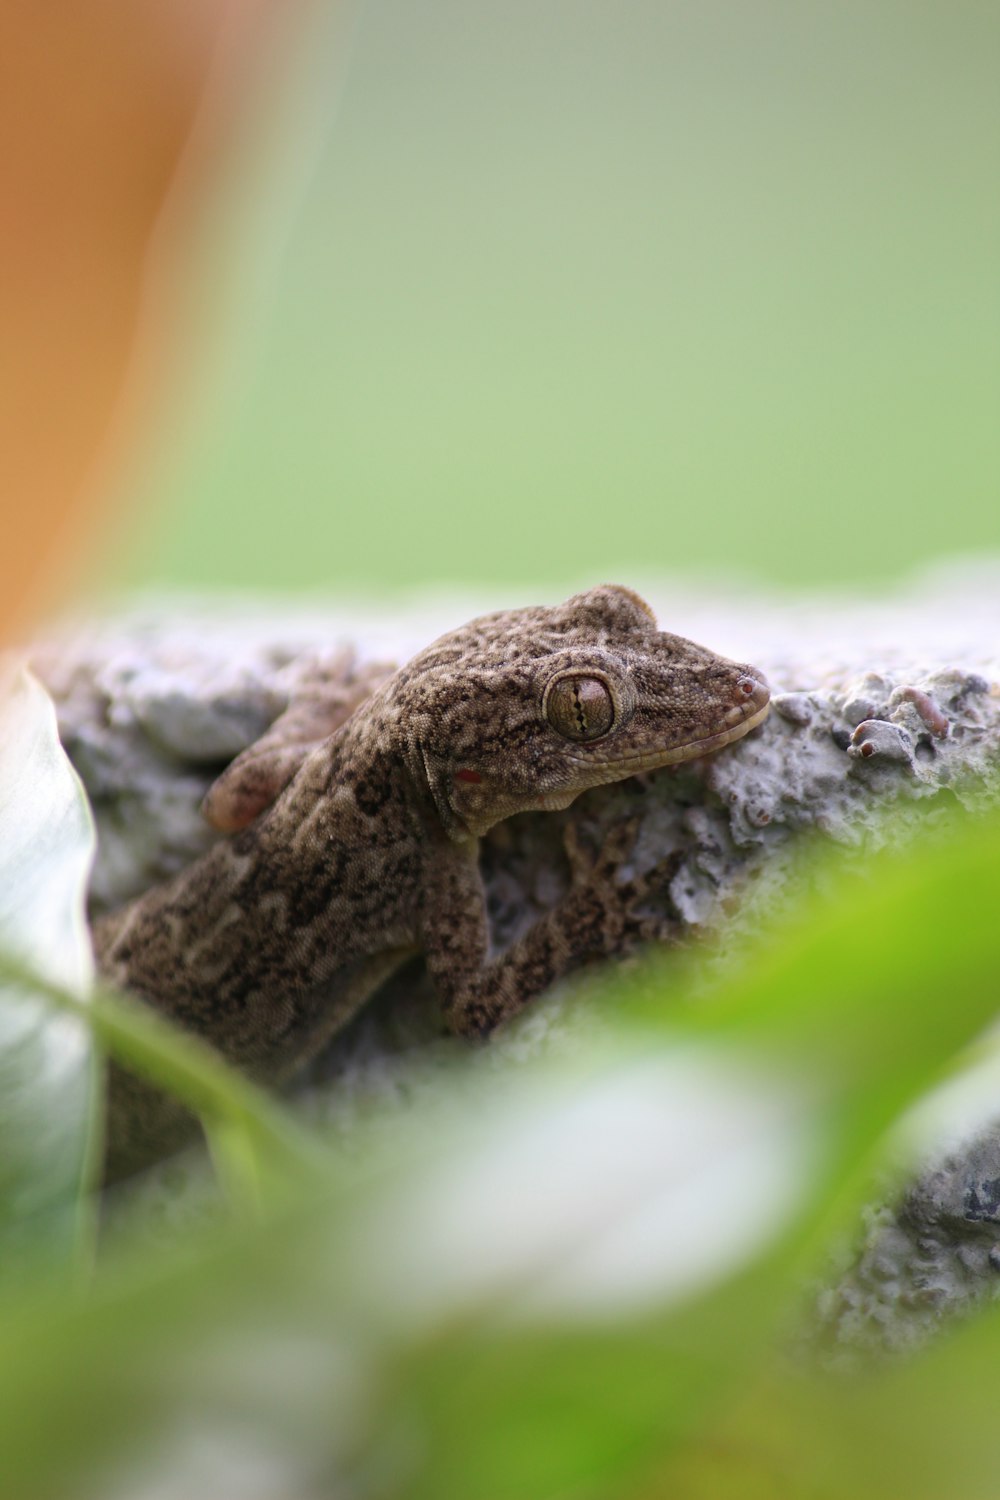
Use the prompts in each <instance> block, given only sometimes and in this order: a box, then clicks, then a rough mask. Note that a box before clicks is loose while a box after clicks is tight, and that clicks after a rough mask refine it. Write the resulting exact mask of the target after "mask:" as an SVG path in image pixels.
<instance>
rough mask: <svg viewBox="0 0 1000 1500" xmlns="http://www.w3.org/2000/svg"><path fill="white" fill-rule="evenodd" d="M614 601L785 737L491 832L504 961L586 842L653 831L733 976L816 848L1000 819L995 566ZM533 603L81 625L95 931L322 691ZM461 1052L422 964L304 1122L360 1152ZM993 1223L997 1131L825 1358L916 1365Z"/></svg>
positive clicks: (864, 1272)
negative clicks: (300, 707)
mask: <svg viewBox="0 0 1000 1500" xmlns="http://www.w3.org/2000/svg"><path fill="white" fill-rule="evenodd" d="M593 581H594V580H586V581H584V584H581V586H585V583H586V582H593ZM615 581H618V582H625V583H628V584H629V585H630V586H632V587H636V588H638V590H639V591H640V592H641V593H643V594H644V595H645V597H646V598H648V599H649V601H650V602H651V603H652V604H653V606H654V608H655V609H656V612H657V615H658V618H659V620H660V623H661V625H662V627H663V628H664V629H668V630H671V631H674V632H676V633H678V634H682V635H686V636H689V637H691V638H693V639H694V640H697V641H700V642H701V643H703V644H704V645H707V646H710V647H712V648H713V649H715V650H718V651H721V652H723V653H724V654H726V655H730V656H733V657H735V658H737V659H740V660H745V661H751V662H753V663H755V664H756V665H757V666H758V667H760V668H762V669H763V670H764V672H765V673H766V675H767V677H768V679H769V681H770V683H771V686H772V691H773V712H772V713H771V715H770V717H769V718H768V720H767V722H766V723H765V724H764V725H762V726H761V727H760V728H759V729H757V730H755V731H754V732H752V733H751V734H750V735H749V736H748V737H747V738H746V739H744V740H742V741H741V742H740V743H739V744H737V745H735V746H733V747H731V748H729V749H727V750H726V751H724V752H723V753H722V754H720V755H719V756H717V757H716V758H714V759H709V760H706V761H704V762H701V763H696V764H693V765H691V766H686V767H681V768H678V769H676V770H673V771H670V770H667V771H661V772H658V773H656V774H654V775H650V776H646V777H641V778H633V779H632V780H630V781H627V782H622V783H619V784H618V785H615V786H609V787H602V788H598V789H596V790H594V791H592V792H589V793H587V794H586V795H585V796H583V797H581V798H580V799H579V800H578V801H577V802H576V803H575V804H574V806H573V807H572V808H571V809H569V810H568V811H567V812H566V813H563V814H537V815H536V814H532V815H525V816H522V817H518V818H513V819H510V820H509V821H508V822H506V823H504V824H501V825H500V826H499V827H497V828H496V829H495V830H493V832H492V833H491V834H490V835H489V836H488V837H487V838H486V839H485V840H484V845H483V852H482V864H483V869H484V873H485V877H486V882H487V890H488V896H489V903H490V910H491V917H492V922H493V927H494V932H495V933H496V935H497V938H498V940H499V942H500V944H501V945H504V944H506V943H507V942H509V941H510V940H511V939H512V938H513V937H515V936H516V935H517V934H518V933H519V932H520V931H521V930H523V929H524V928H525V927H526V926H528V925H530V923H531V922H532V921H533V920H534V919H535V917H536V916H537V915H538V914H539V912H541V911H542V910H544V909H545V908H546V907H548V906H550V905H551V904H552V903H553V902H554V901H556V900H558V899H559V897H560V895H561V894H562V893H563V891H564V890H565V889H566V885H567V881H568V867H567V862H566V858H565V852H564V847H563V840H564V837H565V832H566V825H567V823H569V822H573V823H574V824H575V825H576V828H577V831H578V834H579V836H580V837H581V838H582V840H583V841H584V842H585V843H589V844H590V845H591V846H592V847H595V848H596V847H597V846H598V845H599V843H600V841H601V839H602V836H603V834H604V832H605V831H606V830H607V829H608V828H610V827H611V826H612V825H613V824H615V823H616V822H618V821H619V820H620V819H621V818H622V817H623V816H629V817H634V818H637V819H638V835H637V839H636V843H635V847H634V854H633V859H634V862H635V864H636V866H638V867H639V868H641V869H648V868H651V867H652V866H653V865H654V864H656V863H657V862H659V861H660V860H662V858H663V856H664V854H665V853H667V852H668V851H670V850H676V851H678V852H679V858H678V862H677V864H676V868H675V872H674V874H673V876H672V878H671V880H670V882H669V886H668V887H667V888H665V889H664V890H663V891H662V893H661V894H660V896H659V898H658V902H657V905H658V909H659V912H660V913H662V914H663V915H671V916H674V917H678V918H680V920H681V922H682V923H683V924H684V925H685V927H686V928H687V930H688V931H690V933H691V934H692V935H693V936H697V935H698V934H701V933H703V932H706V931H712V932H714V934H715V937H716V948H715V951H716V952H719V953H721V954H722V955H723V956H724V954H725V950H726V947H727V946H728V945H731V944H732V943H733V942H735V941H736V940H737V939H738V938H739V936H740V935H741V934H742V933H743V932H744V931H746V930H748V929H749V928H751V927H752V926H753V925H754V924H755V923H756V922H757V921H758V920H759V919H760V917H761V915H762V914H763V913H766V912H767V911H768V910H770V909H772V908H773V907H774V905H775V904H776V902H777V901H778V899H779V898H780V894H781V892H782V890H783V889H784V888H786V886H787V882H788V880H789V878H790V877H791V875H792V873H793V865H794V866H795V873H796V878H800V877H801V862H800V860H799V850H800V848H801V844H802V840H803V835H809V836H811V837H813V838H819V839H824V840H832V841H834V842H835V843H837V844H838V845H841V846H843V847H844V849H845V850H846V851H848V857H852V853H853V857H856V858H857V859H858V860H859V861H860V860H863V858H864V855H865V854H866V853H867V851H869V850H871V849H872V848H876V847H882V846H885V845H892V844H897V843H899V842H901V841H903V840H905V839H907V838H910V837H912V836H913V833H914V830H915V828H916V827H917V826H918V825H919V827H920V828H921V830H922V831H925V830H926V829H927V826H928V824H930V825H933V824H934V822H935V821H937V820H938V819H943V817H944V815H945V813H946V811H950V809H951V808H952V807H953V806H954V804H955V803H956V802H957V803H959V804H961V805H962V806H964V807H967V808H970V809H973V810H975V809H976V808H978V807H981V806H984V805H985V804H987V803H988V802H991V801H995V800H996V799H997V798H998V797H1000V563H998V564H995V565H983V566H979V567H978V568H977V569H959V570H956V571H953V572H947V571H944V572H941V573H939V574H937V575H935V576H928V577H925V578H923V579H922V580H919V581H917V582H915V583H914V584H913V585H912V587H911V588H910V589H909V590H907V591H905V592H899V593H897V594H895V595H893V596H891V597H890V596H882V597H874V596H873V597H871V598H868V599H858V598H852V599H847V598H826V599H818V598H816V597H815V596H810V597H809V598H786V599H776V598H774V597H766V596H763V595H761V594H755V593H753V592H752V591H749V590H747V589H746V588H740V587H737V586H736V585H734V584H733V583H732V582H731V581H727V582H720V583H718V584H717V585H715V586H714V587H712V588H707V587H706V588H704V589H700V590H693V589H692V588H691V586H690V585H684V586H682V585H678V584H671V583H669V582H667V581H664V580H662V579H661V580H655V579H654V580H652V581H647V582H646V583H645V584H644V583H643V581H642V580H641V579H636V578H634V577H633V578H627V579H626V578H620V579H616V580H615ZM565 592H566V593H569V592H571V590H569V589H567V590H566V591H565ZM549 597H550V598H551V599H555V598H557V597H558V594H557V593H555V592H552V593H551V594H550V595H549ZM537 602H539V599H538V598H535V597H532V595H530V594H527V595H526V594H524V592H523V590H522V591H521V597H520V598H519V597H517V595H516V593H514V592H508V593H507V594H506V595H504V596H503V597H499V596H493V597H480V598H476V599H472V598H469V597H465V596H463V597H459V596H454V595H453V596H450V597H442V596H438V597H435V598H434V599H433V600H430V601H428V600H426V599H425V600H417V601H414V602H413V603H412V604H411V605H410V606H408V607H405V608H404V607H401V606H398V605H397V606H395V607H394V608H392V609H387V608H386V607H384V606H374V605H371V604H367V605H365V604H355V605H352V606H342V607H340V608H338V609H334V608H324V609H319V608H316V609H309V610H304V609H303V608H302V607H301V606H296V607H294V608H293V607H292V606H287V607H284V606H282V605H281V604H280V603H277V602H270V603H266V604H265V603H262V602H260V601H255V602H252V603H248V604H242V605H241V604H228V605H226V606H225V607H222V606H220V605H218V604H215V605H209V604H206V603H205V602H204V601H202V602H198V601H192V600H173V601H161V602H159V603H157V604H148V605H145V606H142V607H139V608H135V609H133V610H131V611H129V612H127V613H122V614H120V615H117V616H115V617H112V618H109V619H106V620H103V621H90V622H85V623H82V624H81V623H79V622H78V623H76V624H74V625H73V626H71V627H66V628H65V629H63V630H62V631H61V632H59V633H58V634H54V635H53V636H52V638H50V639H49V640H48V641H46V642H43V643H41V644H40V645H38V646H37V647H36V648H35V649H34V650H33V652H32V653H31V654H32V660H33V663H34V666H35V669H36V671H37V672H38V674H39V675H40V676H41V677H42V678H43V680H44V681H45V682H46V683H47V685H48V686H49V688H50V690H51V691H52V693H53V695H54V697H55V699H56V704H57V710H58V714H59V722H60V729H61V732H62V736H63V740H64V743H65V745H66V748H67V750H68V752H69V754H70V756H71V757H72V759H73V761H74V763H75V765H76V767H77V769H78V771H79V772H80V775H81V777H82V779H83V781H84V784H85V786H86V788H87V790H88V793H89V795H90V798H91V801H92V804H93V807H94V812H95V817H96V820H97V826H98V834H99V842H100V851H99V857H98V862H97V868H96V870H95V873H94V879H93V885H92V893H91V894H92V905H93V909H94V910H95V912H96V911H100V910H105V909H107V908H109V907H113V906H115V905H118V904H120V903H121V902H122V901H124V900H126V899H127V898H128V897H130V896H132V895H134V894H136V893H138V892H139V891H141V890H144V889H146V888H147V887H148V886H150V885H151V884H154V883H156V882H157V881H159V880H161V879H163V878H164V877H165V876H167V875H169V874H172V873H174V872H175V871H176V870H178V869H179V868H181V867H182V866H183V865H184V864H186V863H188V862H189V861H190V860H192V859H194V858H195V857H196V856H197V855H198V854H199V853H201V852H202V851H203V850H204V849H205V848H207V846H208V844H209V843H210V842H211V840H212V839H213V838H215V837H218V835H216V834H213V832H212V831H211V830H210V829H209V828H208V826H207V825H206V824H205V822H204V820H203V819H202V818H201V817H200V815H199V811H198V808H199V804H200V801H201V799H202V797H203V796H204V793H205V792H206V790H207V789H208V787H209V785H210V784H211V782H212V781H213V779H214V778H215V776H216V775H218V773H219V772H220V771H221V770H222V768H223V767H224V766H225V765H226V764H227V762H228V761H229V760H231V759H232V758H233V757H234V756H235V755H236V754H237V753H238V752H239V751H241V750H242V749H244V748H245V747H246V746H247V745H249V744H250V743H252V742H253V741H254V740H255V739H256V738H257V737H258V736H259V735H260V734H261V733H263V731H264V730H265V729H266V728H267V726H268V725H269V724H270V723H271V722H272V721H273V720H274V719H275V718H276V717H277V715H278V714H279V713H281V712H282V711H283V710H284V709H285V708H286V707H287V705H288V703H289V702H290V701H291V699H292V698H293V697H294V696H295V694H296V691H297V689H298V687H299V685H300V684H301V683H302V682H303V681H305V680H307V679H308V678H310V677H314V676H315V672H316V670H317V667H321V668H322V669H323V671H324V673H325V676H326V680H327V681H328V682H329V683H330V691H331V692H334V691H342V692H343V693H345V694H347V695H351V694H355V695H356V694H358V693H359V692H363V691H364V689H365V687H366V684H367V683H368V682H376V681H378V680H379V678H380V677H381V676H382V675H383V673H384V671H385V664H386V662H387V660H389V661H391V660H395V661H402V660H404V659H405V658H406V657H408V656H409V655H410V654H412V653H413V652H414V651H416V650H417V649H419V648H420V647H422V646H424V645H426V644H427V643H428V642H429V641H430V640H432V639H433V638H434V637H435V636H436V635H437V634H440V633H441V632H442V631H444V630H446V629H450V628H453V627H454V626H456V625H457V624H459V623H461V622H462V621H464V620H466V619H469V618H471V617H472V616H473V615H475V614H477V613H482V612H483V611H485V610H488V609H493V608H505V607H506V608H509V607H511V606H513V605H515V604H518V603H537ZM565 994H566V987H562V989H561V990H560V991H557V992H556V993H554V994H551V995H549V996H546V997H544V998H543V999H542V1000H540V1001H538V1002H536V1003H535V1006H534V1007H533V1008H532V1010H531V1012H530V1015H529V1016H528V1017H527V1018H526V1020H525V1023H524V1024H522V1025H519V1026H518V1027H517V1028H514V1029H513V1032H512V1036H511V1039H510V1040H509V1041H506V1042H504V1044H503V1045H504V1046H505V1047H506V1048H508V1049H509V1047H511V1046H513V1047H515V1048H524V1049H526V1050H529V1051H530V1050H537V1049H538V1048H541V1047H543V1046H547V1045H548V1044H549V1043H550V1041H551V1040H553V1039H555V1040H557V1041H559V1042H560V1044H562V1042H563V1041H564V1040H565V1039H566V1034H567V1030H568V1029H571V1028H572V1025H573V1019H572V1016H573V1011H572V1007H567V1005H566V1003H565ZM464 1045H465V1044H463V1043H458V1042H456V1041H454V1039H452V1038H448V1037H445V1036H444V1035H443V1034H442V1028H441V1023H440V1020H439V1018H438V1015H437V1008H436V1006H435V1003H434V998H433V996H432V995H431V993H430V991H429V988H428V986H427V985H426V983H425V981H424V980H423V977H422V974H421V971H420V968H419V966H418V965H411V966H409V967H408V968H407V969H406V970H404V971H403V972H402V973H401V974H399V975H398V976H397V977H396V978H395V979H394V980H393V981H392V982H391V983H390V985H388V986H387V987H386V990H385V992H383V994H381V995H380V996H379V997H378V998H377V999H376V1001H375V1002H373V1003H372V1004H371V1005H370V1006H369V1007H367V1010H366V1012H365V1013H364V1014H363V1015H362V1016H361V1017H359V1018H358V1020H357V1021H356V1022H355V1023H353V1024H352V1025H351V1026H350V1027H349V1028H348V1029H347V1031H346V1032H345V1033H344V1034H343V1035H342V1036H341V1037H340V1038H338V1039H337V1041H336V1042H335V1043H334V1045H333V1047H332V1048H331V1049H330V1051H329V1053H328V1054H326V1055H325V1056H324V1058H323V1059H322V1061H321V1062H320V1063H318V1064H317V1065H316V1066H315V1067H314V1068H313V1070H312V1073H311V1078H310V1092H309V1098H308V1107H309V1108H310V1109H311V1110H312V1111H314V1112H315V1113H316V1114H317V1115H319V1116H321V1117H323V1118H324V1119H325V1120H326V1121H327V1122H328V1123H331V1122H332V1123H333V1125H334V1126H335V1127H338V1128H340V1129H342V1130H344V1132H345V1134H346V1133H349V1126H350V1122H351V1119H352V1116H353V1114H354V1112H355V1111H356V1110H357V1109H358V1108H360V1107H361V1106H362V1103H363V1102H367V1103H370V1101H371V1099H372V1097H373V1096H375V1097H376V1098H381V1099H385V1100H392V1101H394V1102H395V1103H399V1102H400V1101H403V1102H405V1100H406V1098H407V1096H408V1092H409V1091H412V1090H413V1089H416V1088H419V1087H422V1086H425V1082H424V1083H420V1082H418V1081H416V1080H417V1078H418V1073H417V1072H415V1071H414V1069H413V1067H412V1066H411V1064H412V1058H413V1054H414V1052H417V1053H419V1055H420V1058H421V1061H422V1063H423V1064H424V1066H423V1068H422V1069H421V1070H419V1077H420V1078H421V1079H423V1080H425V1081H426V1078H427V1077H428V1064H429V1067H430V1072H431V1073H433V1066H434V1061H435V1059H438V1058H439V1059H441V1060H442V1062H444V1061H446V1060H447V1059H448V1058H449V1057H450V1056H452V1055H453V1052H454V1049H455V1048H458V1047H462V1046H464ZM332 1080H336V1085H337V1086H336V1088H331V1087H330V1084H331V1081H332ZM998 1205H1000V1133H998V1132H987V1133H986V1134H984V1135H983V1136H982V1137H981V1138H979V1139H977V1140H976V1141H975V1142H974V1143H973V1144H972V1145H971V1146H968V1147H965V1148H961V1149H959V1150H957V1151H955V1152H953V1153H952V1154H951V1155H949V1156H948V1157H947V1159H946V1160H944V1161H942V1162H938V1163H936V1164H935V1165H934V1166H933V1167H932V1168H930V1169H929V1170H928V1171H927V1172H926V1173H925V1175H924V1176H922V1177H921V1178H920V1180H919V1181H918V1182H917V1183H915V1184H914V1185H913V1186H912V1188H911V1189H910V1190H909V1191H908V1192H907V1193H906V1194H905V1195H904V1197H903V1199H902V1200H901V1201H900V1202H898V1203H883V1204H879V1205H876V1206H873V1208H872V1209H871V1211H870V1213H869V1215H868V1217H867V1220H866V1224H865V1228H864V1235H863V1243H862V1244H861V1246H860V1249H855V1253H854V1256H853V1260H851V1261H850V1262H849V1263H848V1265H847V1267H846V1269H845V1270H844V1272H843V1274H842V1275H841V1277H840V1279H839V1280H838V1282H837V1283H836V1285H835V1286H830V1287H827V1288H826V1289H824V1290H823V1292H822V1293H821V1296H820V1316H821V1321H822V1323H823V1325H824V1328H825V1331H826V1333H827V1335H828V1337H829V1339H830V1341H831V1342H832V1343H833V1345H834V1346H835V1347H836V1346H841V1347H847V1346H857V1345H858V1344H859V1343H869V1344H871V1343H873V1342H874V1343H881V1344H882V1345H883V1346H885V1345H890V1346H898V1345H903V1344H906V1343H909V1342H912V1341H913V1340H914V1339H916V1338H918V1337H920V1336H922V1335H923V1334H924V1333H925V1332H926V1330H927V1328H928V1327H930V1326H932V1325H933V1324H934V1323H935V1322H937V1321H938V1320H939V1319H940V1318H941V1317H942V1316H943V1315H944V1313H945V1312H946V1311H947V1310H949V1309H954V1308H956V1307H958V1306H960V1305H962V1304H964V1303H965V1302H967V1301H968V1300H969V1299H970V1298H971V1297H974V1296H978V1295H980V1294H982V1293H983V1292H984V1291H988V1290H990V1289H992V1287H993V1285H994V1284H997V1285H1000V1207H998Z"/></svg>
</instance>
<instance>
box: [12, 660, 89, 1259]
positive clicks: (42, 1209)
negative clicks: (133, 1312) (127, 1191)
mask: <svg viewBox="0 0 1000 1500" xmlns="http://www.w3.org/2000/svg"><path fill="white" fill-rule="evenodd" d="M93 854H94V831H93V826H92V823H91V819H90V813H89V809H88V807H87V800H86V797H85V795H84V792H83V789H82V787H81V785H80V782H79V780H78V778H77V776H76V773H75V772H74V771H73V769H72V767H71V766H70V764H69V761H68V760H67V758H66V756H65V754H64V752H63V749H62V746H61V745H60V743H59V735H58V732H57V729H56V719H55V712H54V710H53V707H52V704H51V702H50V700H49V698H48V696H47V694H46V693H45V691H44V689H43V688H42V687H41V686H40V685H39V684H38V683H37V682H36V681H35V680H34V678H32V677H31V676H30V675H29V674H28V673H27V672H25V671H24V670H23V669H19V668H18V667H16V666H15V665H14V663H13V662H12V661H11V660H10V659H7V660H6V661H5V662H2V663H0V954H4V955H11V956H16V957H17V958H19V959H20V960H22V961H23V963H24V964H25V966H26V967H28V968H34V969H37V971H38V972H39V973H40V974H41V975H44V976H45V977H46V978H47V979H48V980H50V981H53V982H56V983H58V984H59V985H61V986H64V987H66V988H68V989H71V990H72V991H73V992H74V993H75V994H76V995H78V996H82V995H83V994H84V993H85V992H86V990H87V987H88V985H89V983H90V980H91V976H92V970H93V962H92V957H91V949H90V938H89V935H88V932H87V925H86V920H85V918H84V911H83V901H84V894H85V890H86V885H87V879H88V876H89V873H90V864H91V860H92V858H93ZM94 1085H95V1066H94V1057H93V1049H92V1047H91V1041H90V1034H89V1028H88V1026H87V1023H86V1020H85V1019H84V1018H83V1017H82V1016H81V1015H67V1014H64V1013H60V1012H58V1011H56V1010H54V1009H53V1008H52V1007H51V1006H50V1005H49V1004H47V1002H46V999H45V997H44V995H43V994H41V993H40V992H39V989H38V987H37V986H36V985H34V984H33V983H32V981H31V980H30V978H26V979H25V980H24V981H23V982H21V983H15V982H13V981H11V980H10V979H6V978H5V977H4V976H3V975H0V1244H2V1245H3V1246H5V1247H6V1248H5V1249H4V1250H2V1251H0V1259H2V1260H3V1263H4V1268H5V1269H6V1270H7V1271H8V1272H9V1270H10V1267H11V1260H12V1256H13V1251H14V1246H15V1245H16V1244H20V1245H21V1247H22V1251H23V1249H24V1247H25V1245H26V1244H30V1245H31V1246H32V1249H33V1251H34V1252H36V1253H37V1251H38V1250H39V1249H40V1248H42V1247H43V1246H44V1247H45V1248H46V1250H47V1252H48V1253H49V1254H52V1255H55V1256H56V1257H57V1258H65V1257H66V1256H67V1255H68V1253H69V1251H70V1250H71V1249H72V1247H73V1243H74V1240H75V1238H76V1236H77V1234H78V1233H80V1232H81V1230H82V1220H81V1218H80V1202H81V1198H80V1194H81V1186H82V1182H83V1177H84V1172H85V1166H86V1161H87V1152H88V1139H89V1122H90V1118H91V1105H92V1094H93V1089H94Z"/></svg>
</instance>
